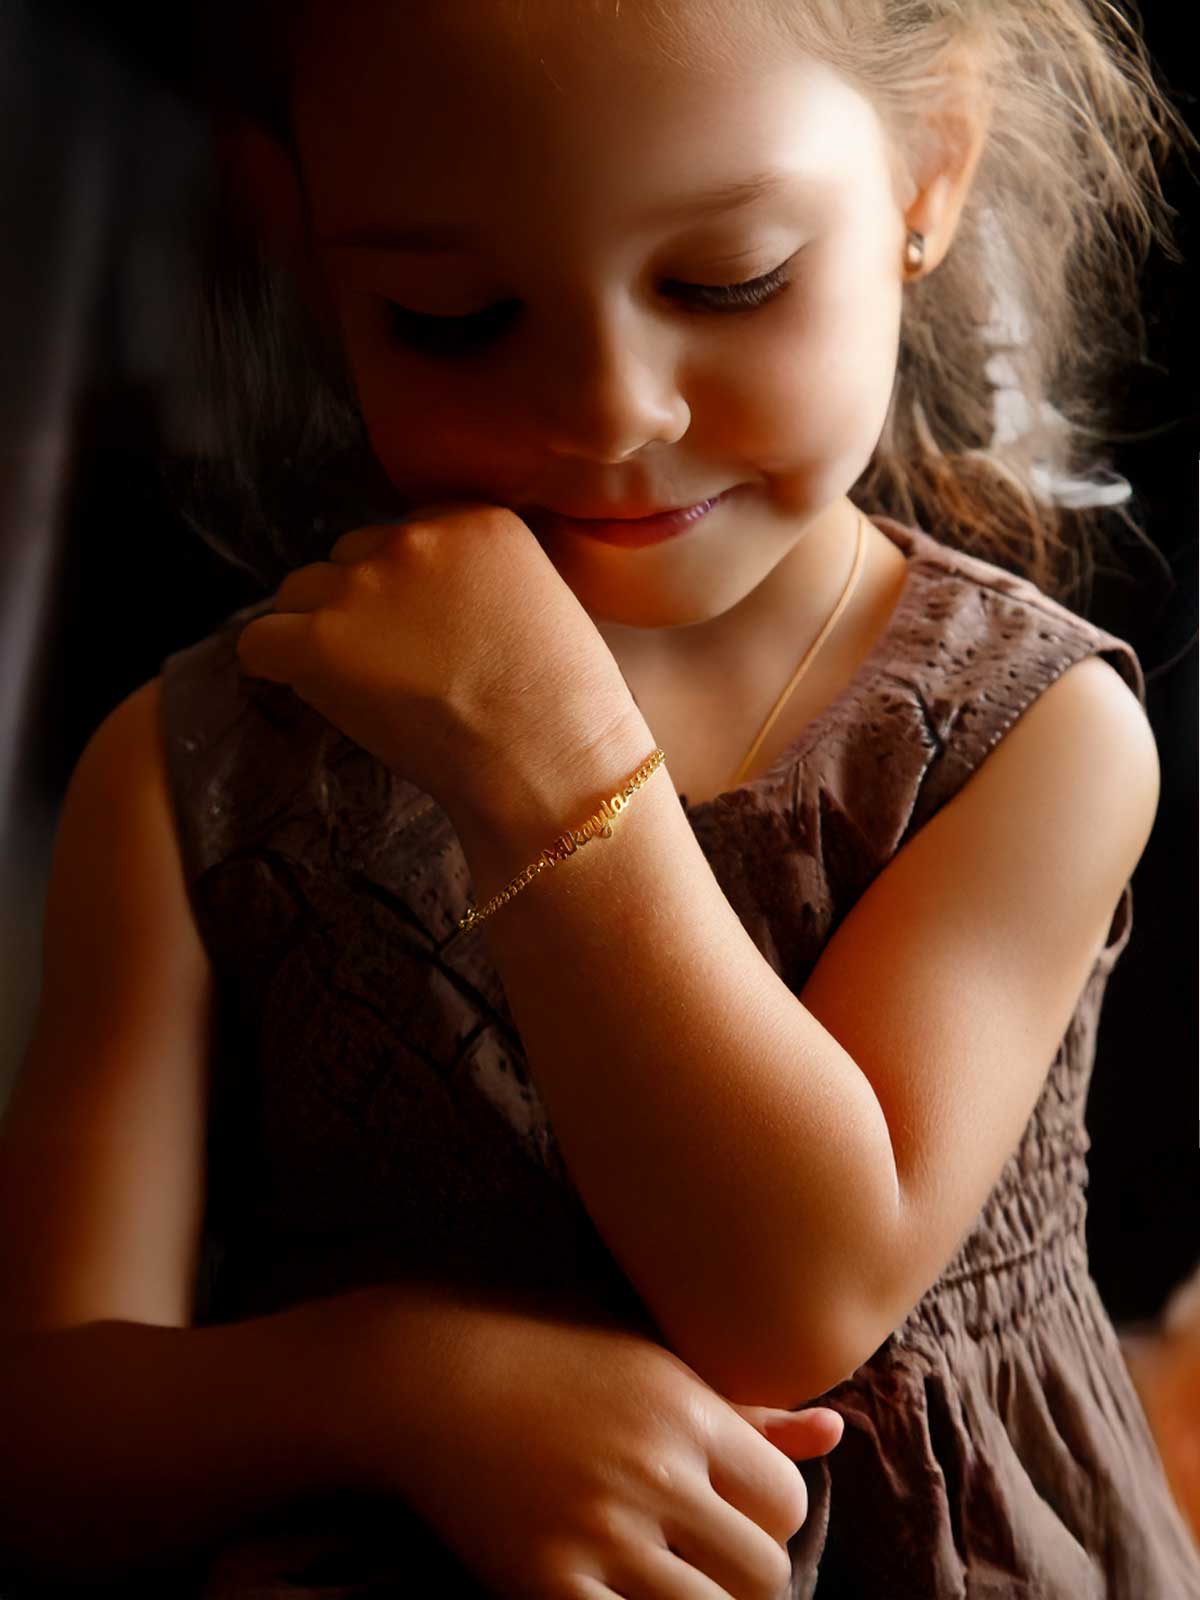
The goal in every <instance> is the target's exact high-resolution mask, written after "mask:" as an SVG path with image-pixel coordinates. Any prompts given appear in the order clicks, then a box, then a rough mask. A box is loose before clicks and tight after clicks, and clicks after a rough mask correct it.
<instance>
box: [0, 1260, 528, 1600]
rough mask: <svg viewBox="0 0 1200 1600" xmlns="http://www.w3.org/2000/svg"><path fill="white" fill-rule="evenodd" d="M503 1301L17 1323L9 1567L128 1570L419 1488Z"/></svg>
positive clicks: (35, 1572) (4, 1512)
mask: <svg viewBox="0 0 1200 1600" xmlns="http://www.w3.org/2000/svg"><path fill="white" fill-rule="evenodd" d="M507 1303H509V1304H515V1303H516V1302H515V1301H508V1302H507ZM487 1304H488V1302H487V1298H486V1296H484V1295H483V1294H480V1295H479V1296H478V1297H475V1296H472V1295H471V1294H469V1293H468V1292H460V1291H458V1290H452V1289H448V1288H446V1287H445V1286H439V1285H434V1284H429V1285H425V1284H404V1285H401V1284H396V1285H391V1284H388V1285H376V1286H371V1287H368V1288H365V1289H359V1290H353V1291H351V1292H349V1293H346V1294H341V1295H337V1296H333V1297H330V1298H327V1299H323V1300H314V1301H309V1302H306V1303H304V1304H302V1305H298V1306H295V1307H293V1308H291V1309H288V1310H286V1311H281V1312H278V1313H276V1314H274V1315H272V1316H266V1317H256V1318H253V1319H249V1320H247V1321H244V1322H235V1323H230V1324H227V1325H223V1326H216V1327H204V1328H194V1327H192V1328H177V1327H159V1326H154V1325H151V1324H147V1323H137V1322H127V1321H117V1320H108V1321H102V1322H91V1323H86V1324H83V1325H81V1326H78V1327H70V1328H55V1329H49V1330H45V1329H39V1330H32V1331H27V1332H23V1333H13V1332H8V1333H5V1334H4V1335H3V1337H2V1338H0V1416H3V1418H4V1449H3V1451H0V1566H3V1567H5V1568H6V1569H8V1570H14V1569H15V1570H19V1571H20V1572H21V1573H22V1575H25V1576H28V1577H31V1578H35V1579H38V1580H41V1579H49V1580H51V1581H53V1580H56V1579H57V1580H59V1581H63V1580H78V1579H84V1578H92V1579H95V1578H105V1579H107V1578H115V1577H118V1576H120V1575H122V1574H124V1573H127V1572H134V1571H136V1570H137V1569H139V1568H141V1567H144V1566H150V1565H153V1564H157V1563H158V1562H160V1561H171V1560H173V1559H175V1558H183V1557H185V1556H187V1555H188V1554H190V1553H191V1552H193V1551H199V1550H200V1549H201V1548H202V1547H204V1546H206V1545H208V1544H210V1543H212V1542H214V1541H217V1540H219V1539H220V1538H222V1537H223V1536H225V1535H227V1534H229V1533H232V1532H233V1531H234V1530H235V1529H236V1528H238V1527H239V1526H241V1525H242V1524H243V1523H246V1522H249V1521H252V1520H254V1519H255V1518H257V1517H258V1516H260V1515H261V1514H264V1513H266V1512H269V1511H271V1510H273V1509H274V1508H276V1507H277V1506H280V1505H283V1504H284V1503H286V1502H287V1501H289V1500H291V1499H293V1498H296V1497H298V1496H304V1495H307V1494H319V1493H324V1492H326V1491H333V1490H338V1489H351V1490H353V1489H362V1490H365V1491H369V1492H380V1491H384V1490H387V1491H392V1492H395V1493H396V1494H397V1495H399V1496H400V1497H401V1498H407V1496H408V1493H409V1492H410V1490H411V1485H412V1483H413V1481H414V1475H416V1474H419V1473H421V1472H422V1471H423V1470H424V1469H425V1467H426V1466H427V1464H428V1461H429V1457H430V1452H431V1451H432V1450H435V1449H437V1448H438V1440H439V1438H440V1437H442V1436H443V1435H444V1433H445V1424H446V1418H447V1415H448V1414H450V1413H451V1412H452V1409H453V1399H452V1395H453V1391H454V1387H455V1384H456V1382H457V1381H458V1377H457V1375H458V1374H459V1373H460V1372H462V1373H464V1374H465V1373H466V1371H467V1367H468V1366H469V1364H470V1358H469V1351H470V1349H471V1343H470V1338H471V1336H473V1335H474V1333H475V1332H476V1331H477V1330H478V1329H480V1328H481V1327H482V1323H481V1321H480V1316H481V1315H486V1309H487ZM468 1376H469V1375H468ZM443 1447H444V1446H443Z"/></svg>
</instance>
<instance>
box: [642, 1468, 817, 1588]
mask: <svg viewBox="0 0 1200 1600" xmlns="http://www.w3.org/2000/svg"><path fill="white" fill-rule="evenodd" d="M799 1476H800V1475H799V1473H797V1474H796V1477H797V1479H799ZM804 1509H805V1511H806V1512H807V1509H808V1502H807V1498H806V1499H805V1505H804ZM801 1521H803V1519H801ZM662 1531H663V1534H664V1536H665V1538H666V1541H667V1543H666V1548H665V1549H663V1548H662V1547H661V1546H658V1545H653V1544H649V1545H645V1546H643V1547H642V1548H640V1549H639V1551H638V1556H639V1558H641V1557H642V1555H643V1552H644V1553H645V1559H646V1561H647V1563H648V1564H649V1565H650V1568H651V1571H652V1572H657V1573H661V1575H662V1577H661V1580H660V1581H661V1582H662V1588H661V1589H658V1588H651V1589H650V1590H648V1591H647V1593H648V1594H650V1595H653V1594H657V1593H662V1594H671V1595H673V1594H675V1593H676V1589H675V1588H673V1587H672V1586H671V1584H672V1582H674V1583H675V1584H677V1585H678V1592H679V1594H680V1595H687V1596H689V1597H690V1596H691V1595H692V1594H693V1593H694V1594H695V1596H696V1600H705V1597H707V1595H708V1594H709V1593H710V1590H709V1588H708V1587H707V1585H709V1584H715V1585H716V1586H717V1587H716V1594H719V1595H722V1596H724V1595H778V1594H780V1593H781V1592H782V1591H783V1589H784V1586H785V1585H786V1584H787V1583H788V1581H789V1579H790V1578H791V1574H792V1564H791V1558H790V1557H789V1555H788V1552H787V1548H786V1544H787V1539H789V1538H790V1537H791V1532H793V1531H794V1530H791V1531H789V1532H788V1533H786V1534H780V1535H778V1536H777V1535H776V1533H775V1532H774V1530H772V1529H770V1528H766V1527H764V1526H763V1525H762V1524H761V1523H760V1522H758V1521H757V1520H756V1519H755V1518H753V1517H749V1516H746V1515H745V1514H744V1513H743V1512H741V1511H739V1510H738V1509H737V1508H736V1507H735V1506H732V1505H730V1504H729V1502H728V1501H727V1500H725V1499H724V1498H723V1497H721V1496H719V1495H715V1494H712V1493H708V1494H706V1495H705V1496H704V1502H703V1504H700V1505H697V1506H696V1508H695V1509H694V1510H693V1509H691V1508H684V1509H682V1510H681V1512H680V1513H679V1514H677V1515H676V1516H674V1517H668V1516H664V1517H663V1518H662ZM672 1558H674V1559H672ZM688 1568H693V1569H694V1576H693V1575H692V1574H690V1573H688V1571H687V1569H688ZM618 1576H620V1577H624V1576H625V1574H624V1572H622V1573H620V1574H618ZM685 1579H686V1581H687V1583H690V1584H691V1587H687V1586H686V1584H685ZM701 1585H703V1586H701ZM714 1600H715V1597H714Z"/></svg>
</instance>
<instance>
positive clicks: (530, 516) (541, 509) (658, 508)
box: [521, 489, 729, 525]
mask: <svg viewBox="0 0 1200 1600" xmlns="http://www.w3.org/2000/svg"><path fill="white" fill-rule="evenodd" d="M728 493H729V490H727V489H725V490H718V491H716V492H715V493H713V494H710V495H697V496H696V498H695V499H694V500H684V501H678V502H676V503H675V504H674V505H648V504H646V503H645V502H644V501H643V502H641V503H633V504H630V503H628V502H627V503H626V504H625V505H621V506H616V507H613V508H610V509H605V508H604V507H599V508H598V507H595V506H592V507H589V509H587V510H586V511H561V510H558V509H556V508H553V507H550V506H526V507H525V508H524V509H523V511H522V513H521V514H522V516H524V517H525V519H526V520H527V521H529V522H531V523H532V524H534V525H538V524H544V523H547V522H555V521H558V520H559V519H560V518H562V519H564V520H566V521H567V522H645V521H648V520H649V519H650V518H652V517H669V516H675V515H679V514H681V513H683V512H685V511H691V510H694V509H695V508H696V507H698V506H701V505H710V504H712V503H713V502H714V501H716V500H719V499H721V498H722V496H723V495H725V494H728Z"/></svg>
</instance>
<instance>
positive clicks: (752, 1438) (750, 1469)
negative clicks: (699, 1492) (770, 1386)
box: [708, 1423, 808, 1541]
mask: <svg viewBox="0 0 1200 1600" xmlns="http://www.w3.org/2000/svg"><path fill="white" fill-rule="evenodd" d="M708 1481H709V1483H710V1485H711V1486H712V1488H713V1490H714V1491H715V1492H716V1493H717V1494H718V1495H719V1496H720V1498H721V1499H722V1500H724V1501H726V1502H727V1503H728V1504H729V1505H730V1506H731V1507H733V1509H734V1510H735V1511H738V1512H740V1513H741V1514H742V1515H743V1516H745V1517H748V1518H749V1519H750V1521H751V1522H753V1523H754V1524H755V1525H756V1526H757V1527H759V1528H761V1529H763V1530H764V1532H766V1533H768V1534H769V1535H770V1536H771V1538H772V1539H778V1540H780V1541H784V1540H787V1539H790V1538H791V1537H792V1535H793V1534H794V1533H795V1532H796V1531H797V1529H799V1528H801V1527H803V1525H804V1519H805V1517H806V1516H807V1515H808V1489H807V1487H806V1486H805V1482H804V1479H803V1478H802V1477H801V1475H800V1473H799V1471H798V1470H797V1468H796V1466H795V1464H794V1463H793V1462H792V1461H791V1460H789V1459H788V1457H787V1456H786V1455H785V1454H784V1452H783V1451H782V1450H780V1449H779V1448H778V1447H777V1446H776V1445H773V1444H772V1443H771V1442H770V1441H769V1440H768V1439H765V1438H764V1437H763V1436H762V1435H761V1434H758V1433H757V1432H756V1431H755V1430H753V1429H746V1428H742V1427H741V1426H734V1425H733V1424H732V1423H731V1426H730V1430H729V1433H728V1434H727V1435H723V1436H722V1437H720V1438H718V1439H717V1440H716V1441H715V1442H714V1443H713V1444H712V1445H710V1447H709V1450H708Z"/></svg>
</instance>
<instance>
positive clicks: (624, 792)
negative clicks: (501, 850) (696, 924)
mask: <svg viewBox="0 0 1200 1600" xmlns="http://www.w3.org/2000/svg"><path fill="white" fill-rule="evenodd" d="M666 759H667V757H666V752H665V751H664V750H656V751H655V752H654V754H653V755H652V756H650V757H649V758H648V759H647V760H646V761H643V762H642V764H641V766H640V767H639V768H638V769H637V771H636V772H635V773H634V774H633V776H632V777H631V778H629V779H627V780H626V783H625V786H624V788H622V789H619V790H618V791H617V793H616V794H614V795H611V796H610V797H609V798H608V799H607V800H602V801H601V802H600V809H599V810H598V811H595V812H593V813H592V815H591V816H590V817H589V818H588V819H587V821H586V822H585V823H584V824H583V826H582V827H580V828H569V829H568V830H567V832H566V833H564V834H560V835H559V837H558V838H557V839H555V841H554V843H553V844H552V845H548V846H547V848H546V849H545V850H543V851H542V853H541V855H540V856H539V857H538V858H537V860H536V861H533V862H531V863H530V865H529V866H527V867H526V868H525V870H524V871H523V872H518V873H517V875H516V877H515V878H512V879H510V880H509V882H508V883H506V884H505V886H504V888H503V889H501V890H500V891H499V893H498V894H494V895H493V896H492V898H491V899H490V900H489V901H488V903H487V905H486V906H484V908H483V910H482V911H476V909H475V907H474V906H471V907H470V908H469V909H468V911H467V914H466V916H465V917H460V918H459V922H458V926H459V928H460V930H462V931H463V932H466V931H467V930H468V929H470V928H473V927H474V926H475V924H476V923H477V922H482V921H483V919H484V918H485V917H490V916H491V914H492V912H493V911H495V910H496V909H497V908H498V907H499V906H502V905H504V904H505V902H506V901H509V900H511V899H512V897H513V895H515V894H519V893H520V892H521V890H522V889H524V888H525V886H526V885H527V884H530V883H532V882H533V880H534V879H535V878H536V877H537V875H538V873H539V872H545V870H546V868H547V867H556V866H557V865H558V863H559V862H560V861H565V860H566V859H567V857H568V856H573V855H574V854H575V852H576V850H580V849H582V848H583V846H584V845H585V844H590V843H591V841H592V840H593V839H611V838H612V831H613V823H614V822H615V821H616V820H617V818H618V817H619V816H620V815H621V813H622V811H624V809H625V807H626V806H627V805H628V804H629V801H630V800H631V799H632V797H633V796H634V794H636V792H637V791H638V790H639V789H640V788H641V787H642V785H643V784H644V783H645V782H646V780H647V778H649V777H650V776H651V775H652V774H653V773H654V772H656V771H657V770H658V768H659V767H660V766H661V765H662V763H663V762H664V761H665V760H666Z"/></svg>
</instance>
